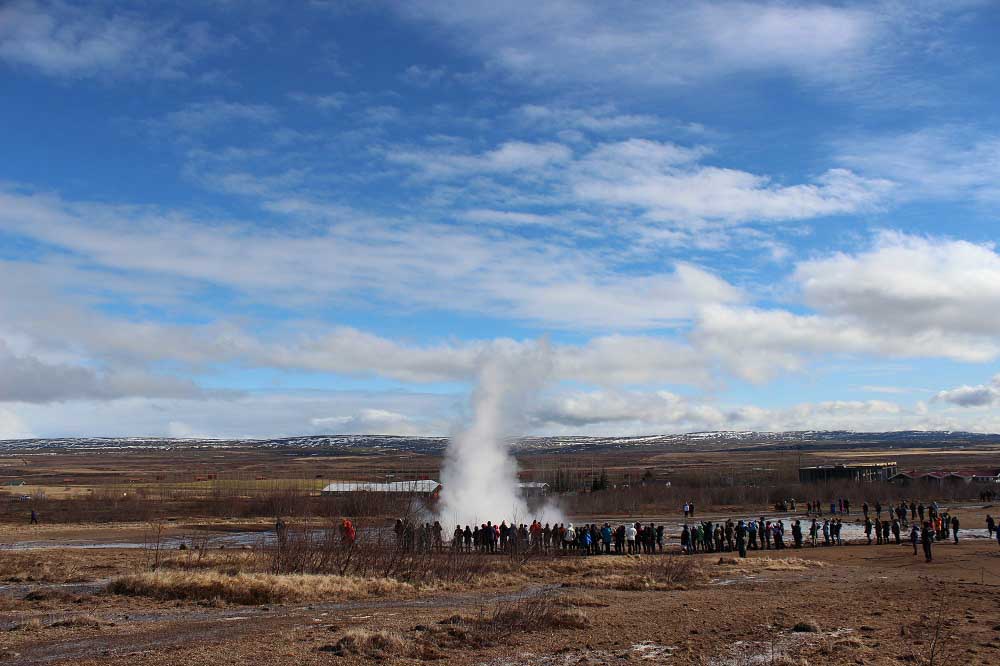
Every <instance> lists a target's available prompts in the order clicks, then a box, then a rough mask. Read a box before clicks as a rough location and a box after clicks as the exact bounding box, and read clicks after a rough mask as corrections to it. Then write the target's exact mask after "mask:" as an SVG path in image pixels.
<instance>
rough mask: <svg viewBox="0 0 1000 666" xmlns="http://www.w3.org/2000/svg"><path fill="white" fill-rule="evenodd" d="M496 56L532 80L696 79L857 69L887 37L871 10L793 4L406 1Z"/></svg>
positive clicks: (491, 58)
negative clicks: (622, 4) (741, 73)
mask: <svg viewBox="0 0 1000 666" xmlns="http://www.w3.org/2000/svg"><path fill="white" fill-rule="evenodd" d="M398 9H399V11H401V12H402V13H404V14H405V15H407V16H409V17H411V18H414V19H418V20H423V21H426V22H429V23H431V24H432V25H434V26H437V27H438V28H439V29H441V30H443V31H445V32H446V33H447V35H448V39H449V40H451V41H454V42H455V43H457V44H459V45H461V46H462V47H464V48H465V49H467V50H468V51H470V52H473V53H475V54H477V55H480V56H481V57H483V58H484V59H485V60H486V61H487V63H489V64H490V65H492V66H494V67H498V68H501V69H502V70H503V71H506V72H508V73H510V74H512V75H514V76H517V77H522V78H526V79H530V80H540V81H545V82H552V81H567V80H568V81H574V82H580V81H584V82H595V81H596V82H615V83H626V84H630V85H638V86H651V85H652V86H662V85H672V84H687V83H691V82H694V81H699V80H704V79H706V78H715V77H719V76H724V75H727V74H732V73H739V72H762V71H763V72H771V71H775V70H777V71H780V72H785V73H790V74H793V75H796V76H803V77H807V78H809V79H816V78H819V79H822V80H829V79H830V78H840V77H844V76H849V75H851V73H852V72H851V70H852V68H854V69H857V68H859V67H860V65H861V64H862V62H863V60H864V59H865V58H866V57H867V56H868V54H869V52H870V49H871V47H872V46H873V45H874V44H875V42H876V41H877V39H878V38H879V35H880V32H881V28H882V27H883V26H880V25H879V17H878V15H877V14H875V13H874V12H870V11H867V9H866V8H862V7H857V8H851V7H844V6H841V5H832V4H830V5H792V4H786V3H767V4H763V5H762V4H759V3H748V2H723V3H694V4H691V3H682V2H670V3H656V4H651V5H642V4H633V5H629V7H628V8H627V10H623V9H622V8H621V7H619V6H617V5H608V4H606V3H601V2H577V1H574V2H547V3H541V4H540V3H535V2H527V1H525V2H514V3H505V4H504V5H502V6H499V5H495V4H490V3H485V2H452V1H448V0H442V1H440V2H426V3H405V4H402V5H399V6H398Z"/></svg>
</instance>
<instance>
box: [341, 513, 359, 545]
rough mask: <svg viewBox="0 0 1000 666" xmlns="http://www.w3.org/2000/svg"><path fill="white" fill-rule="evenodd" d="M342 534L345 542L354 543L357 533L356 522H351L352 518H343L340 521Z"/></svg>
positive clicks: (347, 543) (346, 543)
mask: <svg viewBox="0 0 1000 666" xmlns="http://www.w3.org/2000/svg"><path fill="white" fill-rule="evenodd" d="M340 535H341V537H343V539H344V544H345V545H347V546H353V545H354V539H355V537H356V536H357V533H356V532H355V530H354V523H352V522H351V519H350V518H342V519H341V521H340Z"/></svg>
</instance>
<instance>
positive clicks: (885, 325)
mask: <svg viewBox="0 0 1000 666" xmlns="http://www.w3.org/2000/svg"><path fill="white" fill-rule="evenodd" d="M794 280H795V281H796V282H797V283H798V284H799V285H801V289H802V292H803V295H804V297H805V301H806V303H807V304H809V305H810V306H812V307H814V308H816V309H817V310H819V311H822V312H824V313H828V314H834V315H838V316H845V317H849V318H851V319H852V320H855V321H858V322H861V323H863V324H864V325H865V326H867V327H868V328H870V329H872V330H874V331H891V332H894V333H900V334H907V333H910V332H919V333H926V334H928V335H933V334H935V333H941V334H942V335H943V336H944V335H959V336H963V337H967V336H981V337H982V339H983V340H982V343H981V345H980V346H982V345H986V346H992V344H993V343H992V342H991V340H995V337H996V334H997V331H1000V255H998V254H997V252H996V250H995V249H994V248H993V247H992V246H990V245H977V244H975V243H970V242H967V241H961V240H949V239H943V238H927V237H920V236H911V235H906V234H902V233H893V232H886V233H882V234H880V235H879V236H878V237H877V238H876V240H875V243H874V245H873V247H872V248H871V249H869V250H866V251H863V252H860V253H858V254H854V255H850V254H845V253H837V254H834V255H832V256H830V257H827V258H824V259H815V260H811V261H805V262H802V263H800V264H798V265H797V267H796V270H795V275H794ZM978 355H979V354H972V356H978Z"/></svg>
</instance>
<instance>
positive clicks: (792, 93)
mask: <svg viewBox="0 0 1000 666" xmlns="http://www.w3.org/2000/svg"><path fill="white" fill-rule="evenodd" d="M998 21H1000V6H998V5H996V3H991V2H975V1H969V2H932V1H916V2H908V3H898V2H864V3H860V2H859V3H852V2H837V3H829V4H824V3H799V2H760V3H750V2H707V3H680V2H678V3H672V2H664V3H653V4H651V3H624V4H621V3H614V4H612V3H602V2H583V1H580V2H546V3H538V2H531V3H529V2H525V3H520V2H511V3H501V4H499V5H498V4H496V3H481V2H473V1H463V2H412V3H379V2H373V3H354V2H346V1H345V2H319V1H315V2H290V3H281V5H280V6H279V5H276V4H275V3H268V2H255V1H252V0H247V1H245V2H238V1H235V0H232V1H222V0H219V1H218V2H211V3H205V2H170V3H167V2H162V3H160V2H142V3H139V2H136V3H127V2H103V1H100V0H98V1H96V2H88V3H70V2H43V1H19V0H14V1H13V2H7V3H4V4H3V5H2V6H0V102H2V103H0V146H2V155H3V159H0V437H7V438H13V437H22V436H32V435H35V436H63V435H174V436H241V437H247V436H273V435H286V434H308V433H329V432H342V433H348V432H378V433H391V434H448V433H450V432H452V431H453V430H454V429H455V428H456V427H458V424H460V423H461V422H462V420H463V419H464V418H465V417H466V416H467V414H468V409H469V407H468V398H469V393H470V390H471V389H472V387H473V386H474V385H475V382H476V379H477V377H478V376H479V374H480V373H481V372H482V369H483V368H484V367H486V366H488V365H489V364H490V363H493V362H499V361H502V362H503V363H504V364H505V367H510V368H513V369H514V372H517V369H518V368H519V367H520V368H523V369H525V371H526V372H528V370H529V368H528V367H527V366H528V365H529V364H530V365H532V366H533V367H531V368H530V373H529V374H532V375H535V374H537V373H538V371H539V369H541V370H543V371H544V372H542V373H541V374H542V375H543V376H544V381H543V384H542V389H541V391H540V392H539V393H538V394H537V395H535V396H533V397H532V399H531V400H530V401H527V403H526V404H525V406H524V412H525V413H524V415H523V416H524V420H523V423H522V427H523V429H524V431H525V432H531V433H537V434H566V433H573V434H589V433H595V434H608V433H613V434H642V433H657V432H683V431H693V430H707V429H741V430H742V429H759V430H783V429H832V428H836V429H855V430H892V429H970V430H977V431H1000V412H998V406H1000V375H997V369H996V362H997V358H998V356H1000V255H998V253H997V250H996V247H995V245H994V239H995V235H996V234H995V231H994V228H995V223H996V219H997V215H998V212H1000V185H998V183H1000V118H998V115H997V111H996V109H997V108H1000V105H998V101H1000V100H998V93H997V91H998V90H1000V72H998V66H997V64H996V63H998V62H1000V44H998V43H997V40H996V39H995V31H996V26H997V25H998ZM498 360H499V361H498Z"/></svg>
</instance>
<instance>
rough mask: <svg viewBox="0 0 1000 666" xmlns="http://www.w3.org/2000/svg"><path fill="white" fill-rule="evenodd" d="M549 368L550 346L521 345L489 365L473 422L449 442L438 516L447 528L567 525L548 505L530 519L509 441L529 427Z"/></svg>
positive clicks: (481, 377) (480, 378)
mask: <svg viewBox="0 0 1000 666" xmlns="http://www.w3.org/2000/svg"><path fill="white" fill-rule="evenodd" d="M550 368H551V356H550V353H549V347H548V345H547V344H544V343H540V344H537V345H530V346H518V347H516V348H513V349H508V350H505V351H504V352H502V353H495V354H491V355H490V356H489V357H488V358H487V359H485V360H484V362H483V363H482V365H481V367H480V370H479V376H478V381H477V385H476V388H475V390H474V392H473V394H472V407H473V416H472V423H471V424H470V425H469V426H468V428H467V429H466V430H465V431H464V432H462V433H460V434H459V435H457V436H454V437H452V438H451V440H450V441H449V443H448V451H447V454H446V457H445V463H444V468H443V469H442V472H441V482H442V485H443V486H444V487H443V489H442V493H441V507H440V511H439V513H438V515H439V518H440V520H441V521H442V523H443V524H445V525H456V524H461V525H478V524H481V523H485V522H486V521H487V520H490V521H493V522H494V523H499V522H500V521H501V520H506V521H507V522H508V523H511V522H515V523H528V522H531V520H533V519H536V518H537V519H539V520H541V521H543V522H546V521H548V522H553V521H561V520H563V518H562V516H561V515H560V512H559V511H558V509H556V508H555V507H552V506H548V505H546V506H544V507H542V508H541V509H539V510H536V511H534V512H533V513H532V514H531V515H529V511H528V506H527V503H526V502H525V500H524V498H523V497H522V496H521V493H520V490H519V488H518V480H517V462H516V461H515V460H514V457H513V456H512V455H511V452H510V448H509V441H510V437H511V436H513V435H515V434H518V433H519V432H520V429H521V428H522V427H523V426H524V424H525V418H524V414H525V413H526V408H527V406H528V402H529V401H530V400H531V398H533V397H535V396H536V395H537V394H538V392H539V391H540V390H541V388H542V387H543V386H544V384H545V382H546V380H547V378H548V377H549V375H550Z"/></svg>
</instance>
